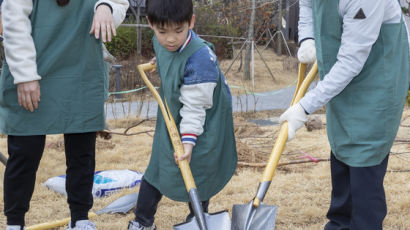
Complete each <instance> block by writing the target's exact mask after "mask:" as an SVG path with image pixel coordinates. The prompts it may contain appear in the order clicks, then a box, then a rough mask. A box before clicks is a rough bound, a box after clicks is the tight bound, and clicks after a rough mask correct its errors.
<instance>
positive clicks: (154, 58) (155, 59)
mask: <svg viewBox="0 0 410 230" xmlns="http://www.w3.org/2000/svg"><path fill="white" fill-rule="evenodd" d="M156 62H157V57H153V58H152V59H151V60H149V64H151V65H154V64H155V63H156Z"/></svg>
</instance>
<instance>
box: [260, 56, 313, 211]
mask: <svg viewBox="0 0 410 230" xmlns="http://www.w3.org/2000/svg"><path fill="white" fill-rule="evenodd" d="M317 71H318V69H317V63H316V62H315V64H314V65H313V67H312V69H311V70H310V71H309V73H308V75H307V76H306V78H305V72H306V65H305V64H302V63H300V64H299V74H298V83H297V86H296V90H295V93H294V95H293V98H292V102H291V104H290V105H291V106H292V105H294V104H296V103H298V102H299V101H300V99H302V97H303V96H304V95H305V94H306V91H307V89H308V88H309V85H310V83H312V81H313V79H314V78H315V77H316V74H317ZM287 139H288V122H284V123H283V124H282V126H281V128H280V130H279V134H278V137H277V139H276V142H275V145H274V146H273V149H272V153H271V155H270V157H269V160H268V164H267V165H266V167H265V170H264V173H263V177H262V180H261V185H262V184H268V186H269V184H270V182H271V181H272V178H273V176H274V174H275V169H276V167H277V165H278V163H279V159H280V156H281V155H282V152H283V149H284V148H285V144H286V141H287ZM265 187H266V186H265ZM266 192H267V187H266V188H264V189H262V191H259V189H258V194H257V195H256V197H255V198H254V200H253V205H254V206H255V207H258V206H259V204H260V202H261V201H262V200H263V198H264V197H265V194H266Z"/></svg>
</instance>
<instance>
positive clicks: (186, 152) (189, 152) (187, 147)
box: [174, 143, 194, 164]
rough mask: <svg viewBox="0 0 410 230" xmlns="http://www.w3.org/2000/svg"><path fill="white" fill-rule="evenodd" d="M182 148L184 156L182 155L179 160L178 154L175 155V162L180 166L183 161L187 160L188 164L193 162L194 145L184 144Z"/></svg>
mask: <svg viewBox="0 0 410 230" xmlns="http://www.w3.org/2000/svg"><path fill="white" fill-rule="evenodd" d="M182 146H183V147H184V155H182V156H181V157H180V158H179V159H178V156H177V154H176V153H174V160H175V164H178V161H182V160H185V159H186V160H187V161H188V163H189V162H191V156H192V149H193V148H194V145H193V144H188V143H185V144H182Z"/></svg>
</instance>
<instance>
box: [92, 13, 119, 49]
mask: <svg viewBox="0 0 410 230" xmlns="http://www.w3.org/2000/svg"><path fill="white" fill-rule="evenodd" d="M111 32H112V35H114V36H116V35H117V32H116V30H115V25H114V20H113V18H112V13H111V9H110V7H108V6H107V5H99V6H98V7H97V9H96V10H95V13H94V19H93V24H92V26H91V30H90V34H94V36H95V38H96V39H99V38H100V33H101V39H102V41H103V42H107V39H108V41H109V42H110V41H111Z"/></svg>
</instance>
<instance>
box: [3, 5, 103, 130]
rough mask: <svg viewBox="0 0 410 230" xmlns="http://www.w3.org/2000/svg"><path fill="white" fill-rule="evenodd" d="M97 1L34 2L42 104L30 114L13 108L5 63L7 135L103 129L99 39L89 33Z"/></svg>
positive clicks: (13, 87) (12, 88)
mask: <svg viewBox="0 0 410 230" xmlns="http://www.w3.org/2000/svg"><path fill="white" fill-rule="evenodd" d="M96 2H97V0H87V1H70V3H69V4H68V5H67V6H65V7H60V6H58V5H57V3H56V1H55V0H41V1H40V0H35V1H33V11H32V14H31V15H30V20H31V25H32V37H33V40H34V45H35V48H36V52H37V68H38V74H39V75H40V76H41V77H42V79H41V80H40V81H39V83H40V93H41V98H40V99H41V101H40V103H39V108H38V109H37V110H35V111H34V112H30V111H26V110H25V109H24V108H23V107H21V106H19V105H18V100H17V86H16V85H14V84H13V81H14V79H13V76H12V75H11V73H10V71H9V68H8V65H7V63H6V62H4V64H3V70H2V74H1V79H0V132H2V133H5V134H9V135H44V134H57V133H82V132H93V131H98V130H102V129H104V127H105V115H104V99H105V95H106V92H105V88H106V82H107V72H106V69H105V66H104V62H103V56H102V48H101V41H100V40H96V39H95V38H94V35H90V34H89V31H90V28H91V23H92V20H93V16H94V4H95V3H96Z"/></svg>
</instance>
